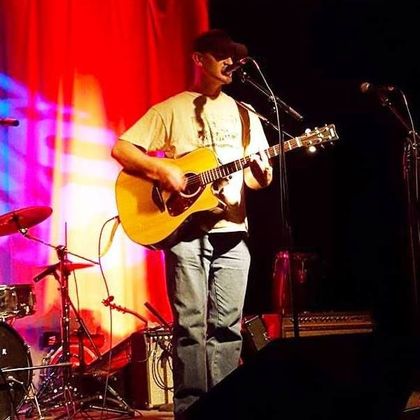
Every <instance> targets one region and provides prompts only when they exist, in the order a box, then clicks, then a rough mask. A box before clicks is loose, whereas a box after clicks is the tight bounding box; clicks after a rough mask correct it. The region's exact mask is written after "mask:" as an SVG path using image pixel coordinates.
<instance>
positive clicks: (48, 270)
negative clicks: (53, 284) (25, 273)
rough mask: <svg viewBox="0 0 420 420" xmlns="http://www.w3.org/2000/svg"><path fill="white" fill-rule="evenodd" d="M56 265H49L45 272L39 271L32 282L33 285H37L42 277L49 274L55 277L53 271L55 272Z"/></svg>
mask: <svg viewBox="0 0 420 420" xmlns="http://www.w3.org/2000/svg"><path fill="white" fill-rule="evenodd" d="M57 268H58V265H57V264H53V265H49V266H48V267H47V268H46V269H45V270H43V271H41V272H40V273H39V274H38V275H36V276H35V277H34V278H33V279H32V280H33V281H34V282H35V283H38V282H39V281H41V280H42V279H43V278H44V277H46V276H49V275H50V274H54V277H55V276H56V275H57V274H56V273H55V270H57Z"/></svg>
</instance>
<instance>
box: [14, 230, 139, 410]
mask: <svg viewBox="0 0 420 420" xmlns="http://www.w3.org/2000/svg"><path fill="white" fill-rule="evenodd" d="M18 228H19V232H20V233H21V234H22V235H23V236H25V237H26V238H28V239H31V240H35V241H37V242H40V243H42V244H44V245H46V246H49V247H51V248H54V249H55V250H56V252H57V257H58V259H59V263H58V264H54V265H52V266H49V267H47V268H46V269H45V270H44V271H43V272H42V273H40V274H39V275H38V276H36V277H35V279H34V281H40V280H42V278H44V277H45V276H47V275H50V274H52V275H54V277H55V279H56V280H57V281H58V282H59V284H60V296H61V311H62V315H61V347H62V355H61V358H60V362H62V363H63V364H64V365H65V367H64V368H63V370H62V393H63V396H64V405H65V408H66V415H67V416H68V417H66V418H69V416H70V415H71V416H74V415H75V414H77V412H79V411H81V410H82V409H83V408H84V407H87V408H92V409H99V410H104V411H111V412H114V413H118V414H129V415H133V414H134V410H133V409H132V408H131V407H130V406H129V405H128V404H127V403H126V402H125V401H124V399H123V398H121V396H119V395H118V393H117V392H116V391H115V390H114V389H112V388H111V387H110V386H109V385H107V390H108V391H109V393H110V394H111V395H113V396H114V397H115V401H116V404H117V405H118V406H119V407H120V408H118V409H113V408H108V407H106V406H105V402H104V404H103V406H100V407H99V406H94V405H90V406H88V405H86V404H85V403H87V402H90V401H93V400H97V399H98V397H97V396H93V397H87V398H83V397H82V398H78V401H76V399H75V398H74V397H75V393H76V392H77V388H76V386H75V384H74V381H73V373H72V364H71V363H70V359H71V353H70V312H71V311H70V310H72V311H73V313H74V315H75V317H76V320H77V322H78V324H79V329H78V337H79V339H78V344H79V354H78V356H79V369H78V373H79V375H80V376H82V375H83V374H84V373H85V367H86V366H85V358H84V343H83V334H84V335H85V336H86V337H88V340H89V342H90V344H91V347H92V350H93V351H94V353H95V355H96V356H97V357H100V352H99V350H98V348H97V346H96V344H95V342H94V341H93V339H92V336H91V334H90V333H89V331H88V329H87V327H86V324H85V323H84V321H83V319H82V318H81V317H80V314H79V312H78V310H77V309H76V307H75V306H74V304H73V302H72V301H71V299H70V296H69V281H68V279H69V274H70V272H71V270H69V269H68V268H67V264H68V263H69V259H68V255H69V254H70V255H73V256H76V257H78V258H81V259H84V260H85V261H89V262H91V263H93V264H98V262H96V261H93V260H90V259H89V258H85V257H82V256H81V255H78V254H75V253H73V252H70V251H68V249H67V245H65V246H63V245H58V246H54V245H51V244H49V243H47V242H44V241H42V240H40V239H38V238H35V237H33V236H32V235H30V234H29V233H28V229H22V228H20V227H19V226H18ZM65 243H66V244H67V229H66V230H65ZM57 270H58V271H59V272H60V275H57ZM52 375H56V372H55V371H53V373H52ZM53 379H54V378H53V377H50V378H48V379H47V381H46V382H45V383H44V384H43V386H42V387H41V388H40V390H39V391H38V397H39V396H42V395H43V394H44V392H46V391H47V390H48V385H49V384H50V382H52V380H53ZM58 396H59V395H57V394H55V395H54V400H56V399H57V397H58ZM41 402H42V399H41ZM76 402H77V403H79V404H78V407H76ZM70 411H73V413H72V414H70Z"/></svg>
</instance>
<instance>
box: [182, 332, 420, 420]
mask: <svg viewBox="0 0 420 420" xmlns="http://www.w3.org/2000/svg"><path fill="white" fill-rule="evenodd" d="M414 347H415V346H414V344H413V342H412V340H409V339H407V338H404V337H400V338H397V337H393V338H392V339H391V338H381V337H377V336H374V335H372V334H355V335H349V334H346V335H330V336H315V337H300V338H298V339H295V338H290V339H286V340H285V339H279V340H275V341H272V342H270V343H268V344H267V345H266V346H265V347H264V348H263V349H261V350H260V351H259V352H257V353H256V354H254V355H253V356H252V357H250V359H249V360H247V361H246V362H245V363H244V364H243V365H242V366H240V367H239V368H238V369H237V370H235V371H234V372H232V373H231V374H230V375H229V376H228V377H226V378H225V379H224V380H223V381H222V382H221V383H219V384H218V385H217V386H215V387H214V388H213V389H212V390H211V391H210V392H208V393H207V394H206V395H205V396H203V397H202V398H201V399H200V400H199V401H198V402H197V403H196V404H195V405H193V406H192V408H191V410H190V411H189V416H188V420H206V419H209V420H210V419H212V420H213V419H215V418H217V419H218V420H224V419H226V420H234V419H241V420H243V419H245V420H251V419H252V420H261V419H264V420H271V419H272V420H274V419H276V420H277V419H282V420H355V419H369V420H388V419H389V420H397V419H398V418H399V414H400V413H401V412H402V411H403V409H404V407H405V404H406V402H407V399H408V397H409V395H410V391H411V384H412V372H413V368H412V366H413V363H414V361H415V359H416V354H415V353H416V352H415V350H414Z"/></svg>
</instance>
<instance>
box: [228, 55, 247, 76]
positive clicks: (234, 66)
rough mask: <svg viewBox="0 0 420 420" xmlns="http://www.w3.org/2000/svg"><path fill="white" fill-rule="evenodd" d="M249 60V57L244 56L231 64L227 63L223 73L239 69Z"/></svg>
mask: <svg viewBox="0 0 420 420" xmlns="http://www.w3.org/2000/svg"><path fill="white" fill-rule="evenodd" d="M250 60H251V57H244V58H241V59H240V60H238V61H235V62H234V63H233V64H229V65H227V66H226V67H225V68H224V69H223V74H228V73H233V72H234V71H236V70H239V69H240V68H241V67H243V66H244V65H245V64H246V63H248V61H250Z"/></svg>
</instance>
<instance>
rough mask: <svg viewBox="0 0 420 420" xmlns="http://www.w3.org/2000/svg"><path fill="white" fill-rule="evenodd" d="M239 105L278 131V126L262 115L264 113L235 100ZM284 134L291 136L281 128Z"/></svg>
mask: <svg viewBox="0 0 420 420" xmlns="http://www.w3.org/2000/svg"><path fill="white" fill-rule="evenodd" d="M235 102H236V103H237V104H238V105H239V106H241V107H242V108H244V109H246V110H247V111H249V112H252V113H253V114H255V115H256V116H257V117H258V118H259V119H260V120H261V121H262V122H263V123H264V124H267V125H269V126H270V127H271V128H274V130H276V131H279V128H278V127H277V126H276V125H275V124H273V123H272V122H271V121H270V120H269V119H268V118H266V117H264V115H262V114H260V113H259V112H257V111H255V109H253V108H251V107H250V106H248V105H247V104H246V103H244V102H241V101H235ZM282 131H283V133H284V134H286V136H287V137H289V138H291V139H292V138H293V136H292V135H291V134H290V133H288V132H287V131H284V130H282Z"/></svg>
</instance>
